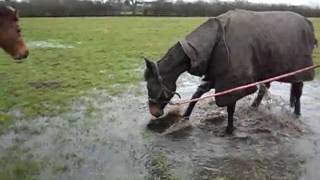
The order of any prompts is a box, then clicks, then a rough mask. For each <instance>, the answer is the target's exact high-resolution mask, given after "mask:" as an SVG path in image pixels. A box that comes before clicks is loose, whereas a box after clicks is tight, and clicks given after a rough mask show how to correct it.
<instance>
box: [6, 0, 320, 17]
mask: <svg viewBox="0 0 320 180" xmlns="http://www.w3.org/2000/svg"><path fill="white" fill-rule="evenodd" d="M0 3H1V4H8V5H12V6H15V7H17V8H18V9H19V10H20V15H21V16H25V17H51V16H54V17H65V16H217V15H219V14H221V13H224V12H226V11H228V10H231V9H236V8H239V9H247V10H255V11H269V10H276V11H294V12H297V13H299V14H302V15H304V16H307V17H320V9H319V7H314V8H311V7H307V6H289V5H285V4H281V5H268V4H256V3H249V2H247V1H242V0H236V1H235V2H223V1H219V0H213V1H211V2H205V1H197V2H192V3H191V2H184V1H183V0H178V1H176V2H171V1H166V0H157V1H152V2H150V1H143V0H141V1H140V0H107V1H103V0H101V1H100V0H95V1H89V0H26V1H22V2H16V1H13V0H5V2H0Z"/></svg>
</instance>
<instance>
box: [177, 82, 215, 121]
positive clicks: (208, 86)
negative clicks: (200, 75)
mask: <svg viewBox="0 0 320 180" xmlns="http://www.w3.org/2000/svg"><path fill="white" fill-rule="evenodd" d="M212 88H213V83H212V82H204V83H203V84H201V85H200V86H199V87H198V89H197V91H196V92H195V93H194V94H193V95H192V98H191V99H196V98H200V97H201V96H202V95H203V94H204V93H206V92H208V91H210V89H212ZM196 103H197V101H195V102H191V103H190V104H189V106H188V108H187V110H186V112H185V113H184V114H183V117H185V118H189V116H190V115H191V113H192V111H193V108H194V106H195V105H196Z"/></svg>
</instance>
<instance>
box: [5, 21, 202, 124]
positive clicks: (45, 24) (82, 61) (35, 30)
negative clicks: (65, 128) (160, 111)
mask: <svg viewBox="0 0 320 180" xmlns="http://www.w3.org/2000/svg"><path fill="white" fill-rule="evenodd" d="M204 20H205V18H121V17H112V18H25V19H22V27H23V34H24V36H25V39H26V41H27V42H32V41H49V42H51V41H54V42H58V43H61V44H64V45H71V46H74V47H75V48H68V49H61V48H60V49H58V48H45V49H39V48H31V49H30V57H29V58H28V59H27V60H26V61H25V62H24V63H22V64H16V63H14V62H13V61H12V60H11V59H10V58H9V57H8V56H7V55H5V54H4V53H1V55H0V87H1V88H0V112H2V113H0V120H2V119H10V118H8V117H7V115H5V116H4V117H1V116H2V115H1V114H5V113H6V112H7V111H9V110H10V109H22V111H23V112H24V114H25V115H26V116H27V117H34V116H35V115H52V114H56V113H58V112H60V111H61V110H62V111H63V110H65V109H66V108H67V106H66V104H68V102H69V101H68V99H70V97H75V96H79V95H81V94H83V93H85V92H86V91H87V90H88V89H92V88H98V89H107V90H108V91H109V92H110V93H119V92H121V91H123V89H115V88H112V85H114V84H119V83H120V84H128V83H130V84H132V83H137V82H138V81H141V80H142V71H143V68H144V67H143V66H144V61H143V56H148V57H150V58H153V59H155V58H159V57H160V56H161V55H162V54H163V53H165V52H166V50H167V49H168V48H169V47H170V46H171V45H173V43H175V42H177V41H178V40H179V39H181V38H182V37H184V36H185V35H186V34H187V33H188V32H190V31H192V30H193V28H194V27H196V26H197V25H199V24H201V23H202V22H203V21H204ZM52 82H54V84H55V85H54V86H51V85H50V84H51V83H52ZM34 84H36V85H34ZM37 84H40V86H37ZM41 85H42V86H41ZM35 86H36V87H35ZM39 87H40V88H39Z"/></svg>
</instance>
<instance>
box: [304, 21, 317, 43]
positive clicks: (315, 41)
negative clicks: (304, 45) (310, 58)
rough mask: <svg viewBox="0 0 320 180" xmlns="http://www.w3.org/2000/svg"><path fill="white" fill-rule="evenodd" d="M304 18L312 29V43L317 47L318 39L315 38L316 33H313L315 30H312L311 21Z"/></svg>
mask: <svg viewBox="0 0 320 180" xmlns="http://www.w3.org/2000/svg"><path fill="white" fill-rule="evenodd" d="M305 20H306V21H307V23H308V24H309V26H310V28H311V30H312V33H313V36H314V41H313V43H314V45H315V46H316V47H318V39H317V38H316V35H315V32H314V26H313V23H312V22H311V21H310V20H309V19H307V18H305Z"/></svg>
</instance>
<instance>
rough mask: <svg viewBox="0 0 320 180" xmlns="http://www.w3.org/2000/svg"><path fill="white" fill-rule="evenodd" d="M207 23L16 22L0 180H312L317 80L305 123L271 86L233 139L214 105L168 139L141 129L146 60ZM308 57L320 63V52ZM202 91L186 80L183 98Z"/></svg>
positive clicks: (247, 111)
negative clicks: (17, 58) (20, 57)
mask: <svg viewBox="0 0 320 180" xmlns="http://www.w3.org/2000/svg"><path fill="white" fill-rule="evenodd" d="M203 21H205V18H56V19H50V18H49V19H48V18H39V19H23V20H22V22H23V30H24V32H25V33H24V35H25V36H26V40H27V42H28V45H29V47H30V51H31V55H30V58H29V59H28V60H27V61H26V62H24V63H22V64H14V63H13V62H12V61H11V60H10V59H9V58H8V57H6V56H5V55H4V53H1V57H0V86H1V88H0V123H1V124H0V127H1V128H0V129H1V135H0V167H1V168H0V180H2V179H3V180H11V179H12V180H13V179H14V180H16V179H17V180H20V179H21V180H22V179H23V180H24V179H41V180H42V179H45V180H49V179H59V180H60V179H62V180H63V179H66V180H67V179H68V180H69V179H75V180H82V179H83V180H87V179H112V180H113V179H130V180H131V179H139V180H140V179H183V180H184V179H219V180H220V179H221V180H227V179H253V180H255V179H279V180H283V179H288V180H291V179H300V180H310V179H311V180H313V179H315V180H317V179H318V177H319V176H320V173H319V171H318V168H319V167H320V163H319V162H320V154H319V153H320V130H319V129H320V112H319V111H318V109H319V108H320V101H319V97H320V91H319V86H320V82H319V80H315V81H313V82H308V83H306V84H305V87H304V94H303V96H302V100H301V101H302V116H301V117H300V118H297V117H295V116H294V115H293V113H292V109H291V108H290V107H289V97H288V95H289V92H290V89H289V85H287V84H280V83H273V84H272V88H271V90H270V92H269V93H268V96H267V97H266V98H265V99H264V101H263V104H262V105H261V106H260V107H259V108H258V109H252V108H250V103H251V102H252V99H253V97H254V96H250V97H247V98H245V99H243V100H241V101H240V102H239V103H238V105H237V109H236V112H235V119H236V121H235V126H236V130H235V133H234V135H231V136H228V135H225V133H224V130H225V127H226V123H227V122H226V120H225V118H226V112H225V109H223V108H218V107H216V106H215V104H214V100H207V101H204V102H201V103H199V105H198V106H197V107H196V109H195V112H194V114H193V116H192V117H191V118H190V122H188V123H185V124H183V123H182V124H177V125H176V126H175V127H173V128H169V129H168V130H166V131H165V132H164V133H159V132H155V131H152V130H150V129H148V128H146V126H147V124H148V123H149V122H150V120H151V118H152V117H151V116H150V114H149V113H148V108H147V104H146V100H147V97H146V89H145V84H144V82H143V80H142V76H143V68H144V62H143V58H142V57H143V56H148V57H151V58H153V59H157V58H159V57H160V56H161V55H162V54H163V53H165V51H166V50H167V49H168V48H169V47H170V46H171V45H172V44H173V43H174V42H176V41H178V40H179V39H180V38H182V37H183V36H184V35H185V34H187V33H188V32H190V31H192V30H193V29H194V28H195V27H196V26H197V25H199V24H201V22H203ZM312 21H313V22H314V23H315V26H316V30H317V35H318V37H319V36H320V20H318V19H312ZM319 39H320V37H319ZM314 57H315V61H316V62H317V63H318V64H319V62H320V53H319V49H316V50H315V53H314ZM199 83H200V79H198V78H195V77H191V76H189V75H187V74H185V75H183V77H182V78H180V79H179V83H178V84H179V85H178V87H179V89H178V92H179V93H181V95H182V96H183V98H189V97H190V96H191V94H192V93H193V92H194V90H195V89H196V87H197V85H198V84H199ZM184 108H185V107H168V109H167V111H169V110H171V109H175V111H178V110H177V109H180V111H183V110H184Z"/></svg>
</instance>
